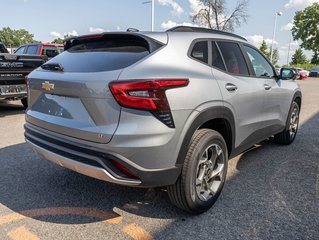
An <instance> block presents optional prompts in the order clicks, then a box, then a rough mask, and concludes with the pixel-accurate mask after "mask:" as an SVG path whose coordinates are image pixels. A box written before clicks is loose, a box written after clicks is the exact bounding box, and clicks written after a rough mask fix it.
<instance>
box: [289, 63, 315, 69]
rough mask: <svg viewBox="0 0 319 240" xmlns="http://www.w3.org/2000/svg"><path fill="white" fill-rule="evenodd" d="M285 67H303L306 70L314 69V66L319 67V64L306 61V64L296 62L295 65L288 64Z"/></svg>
mask: <svg viewBox="0 0 319 240" xmlns="http://www.w3.org/2000/svg"><path fill="white" fill-rule="evenodd" d="M285 67H291V68H303V69H305V70H308V71H309V70H311V69H313V68H314V67H318V65H316V64H311V63H305V64H294V65H291V66H286V65H285Z"/></svg>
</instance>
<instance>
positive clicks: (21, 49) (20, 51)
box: [15, 47, 26, 54]
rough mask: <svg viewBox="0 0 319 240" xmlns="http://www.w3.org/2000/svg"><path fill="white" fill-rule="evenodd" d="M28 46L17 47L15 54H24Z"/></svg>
mask: <svg viewBox="0 0 319 240" xmlns="http://www.w3.org/2000/svg"><path fill="white" fill-rule="evenodd" d="M25 48H26V47H20V48H18V49H17V51H15V54H24V50H25Z"/></svg>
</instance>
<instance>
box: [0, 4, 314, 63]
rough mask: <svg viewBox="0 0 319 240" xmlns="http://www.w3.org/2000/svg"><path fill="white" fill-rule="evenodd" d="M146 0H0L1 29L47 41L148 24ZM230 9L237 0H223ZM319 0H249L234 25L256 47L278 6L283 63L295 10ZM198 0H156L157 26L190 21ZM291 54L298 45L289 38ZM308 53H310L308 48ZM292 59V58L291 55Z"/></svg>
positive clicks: (268, 39) (266, 34)
mask: <svg viewBox="0 0 319 240" xmlns="http://www.w3.org/2000/svg"><path fill="white" fill-rule="evenodd" d="M145 1H147V0H113V1H110V0H90V1H89V0H54V1H52V0H0V6H1V14H0V29H1V28H3V27H10V28H13V29H21V28H23V29H26V30H28V31H29V32H30V33H32V34H34V36H35V37H34V38H35V39H36V40H39V41H42V42H51V41H53V40H54V39H55V38H57V37H63V36H64V35H65V34H71V35H82V34H88V33H99V32H104V31H125V30H126V29H127V28H129V27H134V28H137V29H139V30H141V31H142V30H150V29H151V5H150V4H143V2H145ZM226 2H227V6H228V8H229V10H231V9H232V8H233V7H234V4H235V3H236V1H235V0H226ZM314 2H319V0H250V1H249V5H248V15H249V18H248V21H247V23H246V24H244V25H242V26H241V27H239V28H237V29H236V30H235V33H236V34H239V35H241V36H244V37H246V38H247V40H248V41H249V42H251V43H253V44H254V45H256V46H257V47H259V46H260V44H261V42H262V40H265V41H266V42H267V44H269V46H270V45H271V42H272V35H273V29H274V20H275V14H276V12H282V13H283V14H282V16H278V18H277V28H276V37H275V45H274V47H275V48H277V49H278V50H279V55H280V60H279V63H280V64H286V63H287V56H288V46H289V42H290V40H291V39H292V35H291V31H290V29H291V27H292V22H293V17H294V15H295V12H296V11H299V10H303V9H304V8H305V7H307V6H309V5H311V4H312V3H314ZM198 6H199V3H198V0H155V31H164V30H166V29H167V28H170V27H174V26H176V25H190V24H192V23H191V17H190V14H191V13H192V12H194V10H196V9H198ZM290 46H291V51H290V56H291V55H292V54H293V53H294V51H295V50H296V49H297V48H298V42H295V41H293V40H292V41H291V45H290ZM306 53H307V56H308V57H309V58H310V57H311V53H310V52H306ZM289 61H290V59H289Z"/></svg>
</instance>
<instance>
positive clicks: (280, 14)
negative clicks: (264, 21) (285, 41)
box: [270, 12, 282, 62]
mask: <svg viewBox="0 0 319 240" xmlns="http://www.w3.org/2000/svg"><path fill="white" fill-rule="evenodd" d="M278 16H282V12H276V13H275V23H274V32H273V35H272V42H271V49H270V62H272V56H273V53H274V42H275V35H276V28H277V17H278Z"/></svg>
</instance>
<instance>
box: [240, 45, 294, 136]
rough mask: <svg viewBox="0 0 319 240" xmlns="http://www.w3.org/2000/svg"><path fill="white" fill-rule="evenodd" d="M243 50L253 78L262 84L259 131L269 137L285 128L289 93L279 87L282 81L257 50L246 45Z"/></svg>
mask: <svg viewBox="0 0 319 240" xmlns="http://www.w3.org/2000/svg"><path fill="white" fill-rule="evenodd" d="M243 49H244V52H245V54H247V58H248V61H249V64H250V65H251V67H252V72H253V75H254V78H255V79H256V80H257V81H260V82H262V85H263V88H264V91H263V93H262V95H261V96H260V97H262V98H263V110H262V112H261V129H263V131H264V132H265V133H268V135H271V133H276V132H277V131H278V130H280V129H282V127H283V126H285V122H286V116H287V109H289V105H290V103H288V102H287V99H289V92H288V91H286V90H285V89H283V88H282V87H281V84H282V81H281V80H279V79H278V77H277V74H276V72H275V70H274V68H273V66H272V65H271V64H270V63H269V62H268V60H267V59H266V58H265V57H264V56H263V55H262V54H261V53H260V52H259V51H258V50H257V49H255V48H254V47H252V46H249V45H246V44H245V45H244V46H243Z"/></svg>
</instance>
